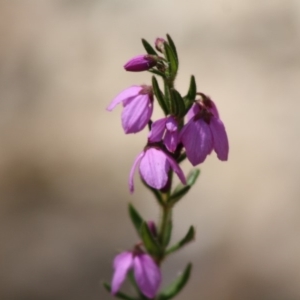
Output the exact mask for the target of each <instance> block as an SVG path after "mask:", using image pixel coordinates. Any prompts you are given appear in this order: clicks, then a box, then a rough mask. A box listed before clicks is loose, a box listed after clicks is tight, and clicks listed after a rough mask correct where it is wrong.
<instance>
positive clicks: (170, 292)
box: [157, 263, 192, 300]
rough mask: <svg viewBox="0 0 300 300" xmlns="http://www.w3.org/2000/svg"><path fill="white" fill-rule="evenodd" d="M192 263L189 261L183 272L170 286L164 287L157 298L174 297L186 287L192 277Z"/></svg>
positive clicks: (163, 299) (161, 299) (162, 299)
mask: <svg viewBox="0 0 300 300" xmlns="http://www.w3.org/2000/svg"><path fill="white" fill-rule="evenodd" d="M191 270H192V264H191V263H189V264H188V265H187V266H186V268H185V270H184V271H183V273H182V274H181V275H180V276H178V277H177V278H176V279H175V281H174V282H173V283H171V285H170V286H168V287H167V288H166V289H164V290H163V291H162V292H161V293H160V294H159V295H158V297H157V300H168V299H172V298H174V297H175V296H176V295H177V294H179V292H180V291H181V290H182V289H183V288H184V286H185V285H186V283H187V282H188V280H189V278H190V274H191Z"/></svg>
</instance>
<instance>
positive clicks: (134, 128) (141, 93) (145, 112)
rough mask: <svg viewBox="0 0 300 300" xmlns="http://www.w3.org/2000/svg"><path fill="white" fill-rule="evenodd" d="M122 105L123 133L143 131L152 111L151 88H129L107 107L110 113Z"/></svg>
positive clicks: (135, 86)
mask: <svg viewBox="0 0 300 300" xmlns="http://www.w3.org/2000/svg"><path fill="white" fill-rule="evenodd" d="M121 102H122V103H123V106H124V109H123V112H122V126H123V128H124V131H125V133H136V132H139V131H141V130H142V129H144V127H145V126H146V125H147V123H148V122H149V120H150V118H151V115H152V111H153V94H152V88H151V86H137V85H134V86H131V87H130V88H127V89H126V90H124V91H123V92H121V93H120V94H119V95H118V96H117V97H116V98H115V99H114V100H113V101H112V102H111V103H110V104H109V106H108V107H107V110H108V111H111V110H113V109H114V108H115V106H116V105H117V104H119V103H121Z"/></svg>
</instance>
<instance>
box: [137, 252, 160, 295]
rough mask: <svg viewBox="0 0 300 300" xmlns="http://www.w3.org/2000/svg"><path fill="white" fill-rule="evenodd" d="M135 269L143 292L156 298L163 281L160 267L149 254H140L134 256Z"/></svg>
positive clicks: (138, 283)
mask: <svg viewBox="0 0 300 300" xmlns="http://www.w3.org/2000/svg"><path fill="white" fill-rule="evenodd" d="M133 269H134V277H135V280H136V283H137V285H138V287H139V288H140V290H141V292H142V293H143V294H144V295H145V296H146V297H148V298H151V299H152V298H154V297H155V295H156V293H157V291H158V289H159V286H160V283H161V272H160V269H159V267H158V266H157V265H156V263H155V262H154V261H153V259H152V258H151V257H150V256H149V255H148V254H140V255H137V256H135V257H134V260H133Z"/></svg>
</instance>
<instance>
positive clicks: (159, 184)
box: [107, 35, 229, 299]
mask: <svg viewBox="0 0 300 300" xmlns="http://www.w3.org/2000/svg"><path fill="white" fill-rule="evenodd" d="M142 42H143V45H144V48H145V50H146V52H147V53H146V54H142V55H138V56H135V57H134V58H132V59H130V60H129V61H128V62H127V63H126V64H125V65H124V68H125V70H127V71H131V72H142V71H149V72H150V73H152V74H154V75H153V76H152V82H151V85H133V86H131V87H129V88H127V89H125V90H123V91H122V92H121V93H120V94H119V95H117V96H116V97H115V98H114V99H113V100H112V102H111V103H110V104H109V106H108V107H107V110H109V111H111V110H113V109H114V108H115V107H116V105H118V104H122V105H123V111H122V127H123V129H124V132H125V133H126V134H129V133H138V132H140V131H141V130H143V129H144V128H145V127H146V126H147V125H148V128H149V134H148V139H147V142H146V145H145V146H144V149H143V151H142V152H141V153H140V154H139V155H138V156H137V157H136V159H135V161H134V163H133V166H132V168H131V171H130V174H129V190H130V192H133V191H134V173H135V170H136V169H137V168H139V173H140V176H141V179H142V181H143V182H144V183H145V184H146V186H147V187H148V188H149V189H150V190H152V191H153V192H154V194H155V196H156V198H157V200H158V202H159V205H160V206H161V207H162V209H163V213H164V215H163V220H162V224H161V229H160V230H159V232H156V227H155V224H154V223H151V225H150V223H147V222H146V223H145V222H144V221H143V220H142V218H141V217H140V216H139V214H138V213H137V212H136V211H135V209H134V208H133V207H131V208H130V216H131V219H132V221H133V223H134V225H135V227H136V229H137V231H138V234H139V235H140V237H141V239H142V244H141V245H139V246H135V247H134V250H132V251H126V252H123V253H121V254H119V255H117V256H116V258H115V260H114V275H113V280H112V286H111V292H112V294H114V295H116V294H117V293H118V291H119V289H120V287H121V284H122V283H123V281H124V280H125V278H126V276H127V273H128V272H129V271H130V270H133V272H134V278H135V284H136V285H137V286H138V288H139V291H140V292H141V293H142V294H143V295H145V296H146V297H148V298H154V297H155V296H156V294H157V291H158V288H159V285H160V281H161V273H160V269H159V263H160V262H161V261H162V259H163V258H164V257H165V256H166V255H167V253H169V252H173V251H175V250H178V249H179V248H180V247H182V245H184V244H185V243H186V242H188V241H190V240H191V239H192V238H193V237H194V231H193V228H192V227H191V228H192V229H191V228H190V230H189V232H188V234H187V237H185V239H184V242H182V243H181V244H180V246H178V249H177V248H176V247H175V248H174V247H173V248H171V249H175V250H172V251H171V250H169V251H168V250H167V249H166V247H167V245H168V242H169V237H168V235H170V234H171V232H168V230H169V231H170V230H171V229H168V226H171V225H168V224H169V223H170V222H171V221H170V220H169V219H168V218H170V216H169V215H168V214H170V208H172V207H173V206H174V204H175V203H176V202H177V201H178V200H179V199H181V198H182V197H183V195H184V194H185V193H186V192H187V191H188V190H189V188H190V187H191V185H192V184H194V182H195V180H196V178H197V176H198V174H199V171H197V170H196V171H194V172H192V173H191V174H189V175H188V176H187V177H186V176H185V174H184V173H183V171H182V169H181V168H180V165H179V164H180V162H181V161H183V160H184V159H185V158H187V159H188V160H189V161H190V163H191V164H192V165H193V166H196V165H199V164H201V163H203V162H204V161H205V159H206V157H207V156H208V155H209V154H211V153H212V151H213V150H214V151H215V153H216V154H217V157H218V159H219V160H221V161H226V160H227V159H228V152H229V144H228V138H227V134H226V130H225V126H224V124H223V122H222V121H221V119H220V115H219V112H218V109H217V107H216V104H215V102H214V101H212V100H211V99H210V97H208V96H207V95H206V94H204V93H203V92H198V91H197V87H196V81H195V77H194V76H191V80H190V85H189V88H188V91H187V93H186V95H183V96H182V95H181V94H180V93H179V91H177V90H176V89H175V88H174V82H175V79H176V75H177V71H178V65H179V59H178V55H177V50H176V47H175V45H174V42H173V40H172V39H171V37H170V36H169V35H167V40H165V39H163V38H157V39H156V41H155V48H156V50H155V49H154V48H153V47H152V46H151V45H150V44H149V43H148V42H147V41H145V40H142ZM155 75H156V76H158V77H160V78H161V79H162V83H163V86H164V88H163V91H164V92H162V90H161V88H160V86H159V83H158V81H157V79H156V76H155ZM155 100H156V101H155ZM157 104H158V105H159V106H160V107H161V109H162V111H163V113H164V115H165V116H164V117H163V118H160V119H158V120H152V119H151V118H152V113H153V106H154V105H157ZM173 173H175V174H176V175H177V176H178V178H179V180H180V181H181V185H179V186H178V187H177V188H176V189H175V190H174V192H173V193H172V192H171V189H172V174H173ZM145 224H146V225H145ZM143 228H144V229H143ZM151 228H152V229H151ZM153 228H155V234H154V229H153ZM166 236H167V237H166ZM149 239H150V240H151V241H152V245H150V246H149ZM150 244H151V243H150ZM142 247H144V248H145V250H143V249H142ZM154 248H155V249H156V251H154V250H153V249H154ZM162 298H163V297H162ZM168 299H169V298H168Z"/></svg>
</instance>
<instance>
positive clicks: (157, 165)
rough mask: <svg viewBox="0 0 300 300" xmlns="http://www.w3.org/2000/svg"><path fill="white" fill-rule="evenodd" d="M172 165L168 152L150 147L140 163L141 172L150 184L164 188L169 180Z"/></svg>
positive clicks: (157, 187)
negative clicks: (168, 159) (169, 161)
mask: <svg viewBox="0 0 300 300" xmlns="http://www.w3.org/2000/svg"><path fill="white" fill-rule="evenodd" d="M169 169H170V165H169V163H168V161H167V156H166V154H165V153H164V152H163V151H161V150H158V149H155V148H149V149H147V150H146V153H145V156H144V157H143V158H142V160H141V163H140V174H141V176H142V177H143V179H144V180H145V181H146V183H147V184H148V185H150V186H151V187H153V188H155V189H158V190H159V189H161V188H163V187H164V186H165V185H166V183H167V181H168V171H169Z"/></svg>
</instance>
